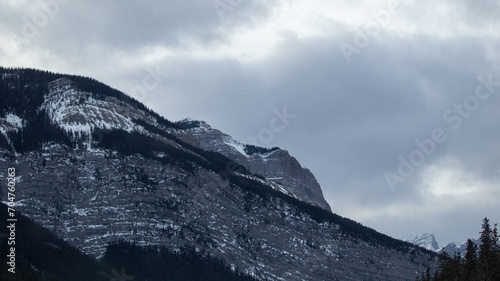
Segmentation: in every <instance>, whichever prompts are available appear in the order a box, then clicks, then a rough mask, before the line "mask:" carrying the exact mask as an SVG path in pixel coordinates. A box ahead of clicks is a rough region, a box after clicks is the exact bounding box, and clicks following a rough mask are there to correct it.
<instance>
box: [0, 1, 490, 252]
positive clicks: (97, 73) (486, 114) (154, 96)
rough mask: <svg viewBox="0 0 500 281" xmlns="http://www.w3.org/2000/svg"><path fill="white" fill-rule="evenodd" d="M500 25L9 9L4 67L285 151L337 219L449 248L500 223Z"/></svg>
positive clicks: (241, 9) (165, 8) (215, 12)
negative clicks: (56, 78) (70, 80)
mask: <svg viewBox="0 0 500 281" xmlns="http://www.w3.org/2000/svg"><path fill="white" fill-rule="evenodd" d="M498 15H500V1H498V0H485V1H472V0H448V1H446V0H444V1H431V0H423V1H416V0H414V1H404V0H403V1H401V2H398V1H388V0H382V1H374V0H369V1H368V0H366V1H336V0H307V1H306V0H273V1H271V0H255V1H250V0H216V1H215V0H214V1H212V0H199V1H193V0H163V1H159V0H158V1H153V0H147V1H123V0H109V1H108V0H104V1H97V0H86V1H77V0H45V1H27V0H25V1H20V0H6V1H1V2H0V42H1V44H0V65H2V66H18V67H35V68H40V69H45V70H50V71H55V72H64V73H70V74H79V75H85V76H90V77H93V78H96V79H98V80H100V81H102V82H104V83H106V84H109V85H111V86H112V87H115V88H117V89H120V90H122V91H123V92H125V93H127V94H130V95H132V96H134V97H135V98H137V99H139V100H140V101H142V102H144V103H145V104H146V105H147V106H149V107H150V108H152V109H154V110H155V111H157V112H158V113H160V114H161V115H163V116H165V117H166V118H167V119H170V120H173V121H176V120H180V119H184V118H186V117H191V118H193V119H199V120H205V121H207V122H208V123H209V124H210V125H211V126H212V127H214V128H217V129H220V130H222V131H223V132H226V133H228V134H230V135H232V136H233V137H235V138H236V139H237V140H239V141H242V142H249V141H250V142H252V143H253V144H257V145H263V146H270V147H272V146H280V147H282V148H284V149H287V150H288V151H289V152H290V153H291V154H292V155H293V156H295V157H296V158H297V159H298V160H299V161H300V162H301V164H302V165H303V166H304V167H307V168H309V169H310V170H311V171H312V172H313V173H314V174H315V175H316V177H317V179H318V181H319V183H320V184H321V186H322V188H323V192H324V195H325V197H326V199H327V201H328V202H329V203H330V205H331V207H332V210H333V211H334V212H336V213H338V214H340V215H342V216H346V217H349V218H352V219H354V220H357V221H359V222H361V223H363V224H365V225H367V226H370V227H373V228H375V229H376V230H378V231H381V232H383V233H386V234H389V235H391V236H393V237H396V238H401V237H402V236H404V235H406V234H412V233H423V232H430V233H434V234H435V235H436V237H437V239H438V242H439V243H440V245H442V244H444V243H447V242H451V241H462V240H465V239H466V238H468V237H473V238H477V237H478V232H479V231H480V225H481V220H482V218H484V217H485V216H487V217H489V218H490V219H491V221H492V222H500V185H499V183H500V182H499V179H500V143H499V141H500V128H499V124H500V123H499V120H500V110H499V107H500V83H499V82H500V67H499V66H500V64H499V63H500V56H499V50H500V32H499V31H500V17H499V16H498ZM167 74H168V75H167ZM497 81H498V82H497ZM277 112H278V113H279V114H281V115H285V118H287V119H286V123H287V124H285V126H284V127H283V126H278V127H277V126H276V124H270V121H271V120H273V117H274V116H275V115H276V114H277ZM279 114H278V115H279ZM282 117H283V116H282ZM292 117H293V118H292ZM278 125H281V123H278ZM252 137H253V138H252Z"/></svg>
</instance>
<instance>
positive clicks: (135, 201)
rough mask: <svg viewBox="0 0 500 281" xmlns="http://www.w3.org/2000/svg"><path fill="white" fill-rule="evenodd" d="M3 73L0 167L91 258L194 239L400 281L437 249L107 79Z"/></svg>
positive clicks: (283, 273) (331, 275)
mask: <svg viewBox="0 0 500 281" xmlns="http://www.w3.org/2000/svg"><path fill="white" fill-rule="evenodd" d="M0 72H1V78H2V79H1V83H0V90H1V94H2V97H3V98H4V100H6V103H4V104H2V105H1V106H0V118H1V119H2V121H0V122H4V123H5V124H7V123H9V124H10V125H12V126H10V127H8V128H7V127H6V129H5V133H3V131H2V134H1V136H3V138H4V139H5V140H4V141H1V142H0V144H1V145H0V156H2V157H1V158H0V159H1V160H0V168H2V169H3V168H5V167H8V166H9V165H15V166H16V168H17V169H18V170H19V171H20V173H19V175H20V178H19V186H22V187H23V188H21V189H20V191H19V194H18V197H19V198H20V200H19V204H20V209H21V211H22V212H23V213H25V214H26V215H27V216H28V217H30V218H32V219H34V220H36V221H37V222H39V223H42V224H44V225H45V226H47V227H48V228H49V229H51V230H52V231H53V232H54V233H56V234H57V235H58V236H59V237H61V238H63V239H64V240H66V241H67V242H69V243H70V244H71V245H74V246H75V247H77V248H79V249H81V250H82V251H84V252H86V253H88V254H90V255H92V256H94V257H100V256H102V255H103V253H104V248H105V247H106V245H107V244H108V243H111V242H113V241H117V240H120V239H125V240H127V241H135V242H137V243H139V244H140V245H159V246H165V247H167V248H169V249H170V250H174V251H175V250H178V249H180V248H182V247H192V248H195V249H197V250H199V251H203V252H206V253H208V254H209V255H211V256H214V257H217V258H221V259H224V260H225V261H226V262H228V263H230V264H232V265H234V266H235V267H236V268H239V269H240V270H241V271H242V272H244V273H246V274H250V275H252V276H257V277H259V278H262V279H265V278H268V279H271V280H283V279H286V280H336V279H339V278H342V279H343V280H360V279H367V280H370V279H371V278H373V279H376V278H381V279H384V280H402V279H403V280H404V279H413V278H412V277H410V276H413V274H414V272H416V271H419V272H423V271H424V270H425V268H427V267H432V266H433V264H434V263H435V255H434V254H433V253H431V252H429V251H426V250H424V249H422V248H419V247H416V246H414V245H412V244H409V243H405V242H403V241H400V240H396V239H393V238H390V237H388V236H386V235H384V234H381V233H378V232H376V231H375V230H373V229H370V228H367V227H364V226H362V225H361V224H359V223H357V222H354V221H352V220H350V219H347V218H343V217H341V216H339V215H337V214H334V213H332V212H331V211H330V210H328V209H326V208H324V207H320V206H318V205H317V204H310V202H308V200H309V201H311V199H307V196H304V197H303V198H300V197H299V198H297V197H298V195H301V194H304V193H303V192H302V191H300V190H294V189H293V188H292V186H290V185H288V184H287V183H280V182H275V181H273V180H272V179H266V177H265V176H262V175H259V174H256V173H254V172H252V171H251V168H252V167H251V165H248V167H249V168H248V169H247V167H246V166H245V165H243V164H244V163H243V162H242V163H241V164H240V163H238V162H239V161H240V160H239V161H235V160H238V159H236V158H235V160H233V159H230V158H231V157H228V156H226V155H224V154H222V153H219V152H217V151H216V149H214V150H213V151H210V150H205V149H203V147H202V145H200V146H197V145H196V144H197V143H196V141H198V144H202V143H203V141H200V136H198V138H197V137H196V136H194V134H191V137H189V135H190V134H189V133H185V130H189V128H188V129H186V128H184V129H183V128H182V126H186V124H183V123H177V124H176V123H173V122H170V121H168V120H166V119H164V118H163V117H161V116H159V115H158V114H156V113H154V112H152V111H150V110H149V109H147V108H146V107H145V106H144V105H142V104H140V103H138V102H137V101H135V100H133V99H131V98H130V97H127V96H126V95H124V94H123V93H120V92H118V91H117V90H114V89H112V88H111V87H109V86H106V85H104V84H102V83H99V82H97V81H95V80H93V79H88V78H84V77H77V76H71V75H58V74H53V73H48V72H43V71H36V70H19V69H4V68H2V69H0ZM62 78H63V79H68V80H70V81H65V80H59V79H62ZM50 83H52V84H50ZM76 109H78V110H76ZM8 114H10V115H8ZM12 115H15V116H17V117H18V119H20V120H22V121H21V123H20V124H21V125H19V122H17V123H16V122H14V123H16V124H18V125H15V124H13V123H12V122H11V121H12V120H14V119H15V118H12ZM7 116H9V118H7ZM97 116H99V118H97ZM100 117H103V118H100ZM7 119H8V120H10V121H8V120H7ZM16 120H17V119H16ZM79 120H80V121H79ZM103 120H105V122H104V121H103ZM17 121H19V120H17ZM100 122H101V123H100ZM103 122H104V123H103ZM85 125H88V126H85ZM91 125H94V127H92V126H91ZM16 126H17V127H16ZM192 128H194V127H192ZM192 128H191V129H192ZM183 130H184V131H183ZM81 132H85V133H81ZM217 134H218V133H217ZM207 139H210V137H209V138H207ZM190 141H192V142H191V143H190ZM233 144H234V145H237V144H235V143H233ZM220 145H221V146H219V147H222V148H224V149H232V148H234V146H232V145H228V144H220ZM231 147H232V148H231ZM242 150H243V152H245V147H242ZM254 150H255V148H254ZM257 150H259V148H257ZM270 150H271V151H269V152H267V153H276V152H277V151H279V149H275V150H273V149H270ZM233 152H234V151H233ZM236 152H238V153H240V154H241V151H238V150H237V149H236ZM253 152H254V153H253V154H252V153H251V152H245V153H248V154H252V155H249V156H254V155H256V157H257V156H258V155H257V154H258V153H259V151H257V152H255V151H253ZM263 152H264V154H266V152H265V151H263ZM248 154H247V155H248ZM228 155H229V154H228ZM236 155H237V154H236ZM229 156H230V155H229ZM240 156H241V155H240ZM240 162H241V161H240ZM261 163H262V162H261ZM228 165H229V167H231V168H230V169H228ZM300 168H301V167H300ZM254 171H255V170H254ZM0 176H1V177H3V175H0ZM301 192H302V193H301ZM306 195H307V194H306ZM304 198H306V199H307V200H304ZM292 265H293V266H292Z"/></svg>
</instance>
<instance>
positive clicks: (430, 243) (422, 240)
mask: <svg viewBox="0 0 500 281" xmlns="http://www.w3.org/2000/svg"><path fill="white" fill-rule="evenodd" d="M403 241H406V242H409V243H412V244H415V245H418V246H420V247H422V248H425V249H427V250H431V251H434V252H436V251H438V250H439V245H438V243H437V241H436V237H435V236H434V234H432V233H422V234H411V235H408V236H405V237H404V238H403Z"/></svg>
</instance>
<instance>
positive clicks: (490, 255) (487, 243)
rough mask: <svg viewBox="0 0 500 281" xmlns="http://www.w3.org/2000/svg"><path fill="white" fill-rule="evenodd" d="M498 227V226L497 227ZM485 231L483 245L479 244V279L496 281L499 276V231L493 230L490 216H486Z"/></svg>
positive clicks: (483, 232) (482, 236)
mask: <svg viewBox="0 0 500 281" xmlns="http://www.w3.org/2000/svg"><path fill="white" fill-rule="evenodd" d="M495 228H496V227H495ZM482 229H483V231H481V237H480V238H479V239H480V240H481V245H480V246H479V259H478V260H479V280H480V281H496V280H499V279H495V277H498V276H497V274H496V272H495V271H497V270H496V269H497V268H498V261H497V260H498V251H497V250H496V248H497V245H498V241H497V240H498V237H497V236H498V233H497V232H498V231H497V230H492V229H491V226H490V221H489V219H488V218H484V220H483V225H482Z"/></svg>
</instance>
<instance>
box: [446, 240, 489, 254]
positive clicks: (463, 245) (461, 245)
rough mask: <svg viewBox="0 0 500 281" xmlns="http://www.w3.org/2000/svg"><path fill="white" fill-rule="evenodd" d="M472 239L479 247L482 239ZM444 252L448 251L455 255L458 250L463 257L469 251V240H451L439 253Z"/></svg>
mask: <svg viewBox="0 0 500 281" xmlns="http://www.w3.org/2000/svg"><path fill="white" fill-rule="evenodd" d="M471 240H472V242H474V243H475V244H476V245H477V247H478V248H479V245H480V241H479V240H478V239H471ZM442 252H446V253H448V254H449V255H454V254H455V253H456V252H459V253H460V255H461V256H462V257H464V256H465V253H466V252H467V241H465V242H451V243H449V244H447V245H446V246H444V247H442V248H441V249H439V250H438V253H442Z"/></svg>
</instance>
